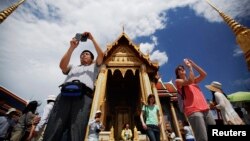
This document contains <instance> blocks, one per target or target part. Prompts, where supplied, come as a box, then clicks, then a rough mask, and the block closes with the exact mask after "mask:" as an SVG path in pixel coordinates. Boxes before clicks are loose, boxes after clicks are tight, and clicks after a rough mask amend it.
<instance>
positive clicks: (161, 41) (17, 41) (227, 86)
mask: <svg viewBox="0 0 250 141" xmlns="http://www.w3.org/2000/svg"><path fill="white" fill-rule="evenodd" d="M16 1H17V0H1V1H0V10H3V9H4V8H6V7H8V6H10V5H11V4H13V3H15V2H16ZM212 3H214V4H215V5H216V6H217V7H218V8H219V9H220V10H222V11H223V12H224V13H225V14H227V15H229V16H230V17H232V18H234V19H235V20H236V21H238V22H239V23H241V24H242V25H244V26H246V27H248V28H249V27H250V12H249V11H250V2H249V0H240V1H239V0H212ZM122 26H124V27H125V32H126V34H127V35H128V36H129V37H130V38H131V39H132V40H133V41H134V43H136V44H140V49H141V51H142V52H143V53H147V52H148V53H150V58H151V59H152V60H154V61H155V60H157V61H158V62H159V64H160V65H161V66H160V74H161V76H162V80H163V81H164V82H168V81H170V80H173V81H174V80H175V74H174V69H175V67H176V66H177V65H178V64H181V63H182V62H183V59H184V58H190V59H192V60H193V61H195V62H196V63H197V64H198V65H200V66H201V67H202V68H203V69H204V70H205V71H206V72H207V74H208V76H207V77H206V79H205V80H204V81H203V82H202V83H200V87H201V88H202V90H203V92H204V94H205V95H206V98H207V99H211V94H210V92H209V91H208V90H206V89H205V87H204V85H206V84H209V83H211V81H214V80H216V81H219V82H221V83H222V84H223V89H224V91H225V93H227V94H229V93H233V92H237V91H249V90H250V77H249V76H250V72H249V71H248V70H247V66H246V63H245V59H244V56H243V53H242V52H241V50H240V48H239V46H238V45H237V43H236V37H235V35H234V34H233V32H232V30H231V29H230V28H229V27H228V26H227V25H226V24H225V22H223V20H222V18H221V17H220V16H219V15H218V13H216V12H215V11H214V10H213V9H212V8H211V7H210V6H209V5H208V4H207V3H206V1H205V0H185V1H183V0H154V1H152V0H126V1H125V0H98V1H92V0H84V1H83V0H70V1H68V0H60V2H58V1H50V0H43V1H39V0H27V1H26V2H25V3H24V4H22V5H21V6H20V7H18V9H17V10H16V11H15V12H14V13H12V14H11V15H10V16H9V17H8V18H7V19H6V20H5V21H4V22H3V23H2V24H1V25H0V56H1V57H0V70H1V73H0V85H2V86H4V87H5V88H7V89H8V90H10V91H12V92H13V93H15V94H17V95H18V96H20V97H22V98H24V99H26V100H30V99H32V100H34V99H40V100H41V102H43V103H44V102H45V99H46V97H47V95H50V94H58V93H59V88H58V85H60V84H61V83H62V82H63V81H64V79H65V76H64V75H62V73H61V71H60V69H59V67H58V64H59V61H60V59H61V57H62V56H63V54H64V53H65V51H66V50H67V49H68V47H69V41H70V39H71V38H72V37H73V36H74V35H75V33H77V32H84V31H90V32H92V34H93V35H94V37H95V38H96V40H97V41H98V42H99V44H100V45H101V47H102V49H103V50H106V48H107V45H108V44H111V43H112V42H113V41H115V40H116V39H117V38H118V37H119V35H120V34H121V33H122ZM83 49H89V50H93V46H92V43H91V42H89V41H87V42H86V43H81V44H80V45H79V47H78V48H77V49H76V50H75V52H74V54H73V57H72V59H71V64H76V65H77V64H79V58H78V57H79V54H80V52H81V51H82V50H83ZM94 54H96V53H95V52H94Z"/></svg>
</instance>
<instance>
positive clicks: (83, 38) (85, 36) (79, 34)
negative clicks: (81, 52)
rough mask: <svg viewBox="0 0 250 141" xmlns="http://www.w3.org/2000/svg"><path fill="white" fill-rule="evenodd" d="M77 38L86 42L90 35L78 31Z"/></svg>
mask: <svg viewBox="0 0 250 141" xmlns="http://www.w3.org/2000/svg"><path fill="white" fill-rule="evenodd" d="M75 38H76V40H78V41H81V42H86V41H87V39H88V35H83V34H82V33H76V36H75Z"/></svg>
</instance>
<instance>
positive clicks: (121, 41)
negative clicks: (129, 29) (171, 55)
mask: <svg viewBox="0 0 250 141" xmlns="http://www.w3.org/2000/svg"><path fill="white" fill-rule="evenodd" d="M123 45H126V46H124V47H128V48H130V49H131V50H132V51H133V52H134V53H135V55H136V56H137V57H138V58H139V59H140V60H141V61H143V62H144V63H145V64H146V65H147V66H149V67H150V68H152V69H153V70H156V71H158V69H159V64H158V62H153V61H151V60H150V57H149V55H145V54H143V53H142V52H141V51H140V47H139V45H136V44H134V43H133V42H132V40H131V39H130V38H129V37H128V35H127V34H126V33H124V32H123V33H122V34H121V35H120V36H119V37H118V38H117V39H116V40H115V41H114V42H113V43H111V44H110V45H108V46H107V50H106V52H105V56H104V62H105V60H107V58H108V57H109V56H110V55H111V54H112V53H113V52H114V51H115V50H116V48H118V47H120V46H123Z"/></svg>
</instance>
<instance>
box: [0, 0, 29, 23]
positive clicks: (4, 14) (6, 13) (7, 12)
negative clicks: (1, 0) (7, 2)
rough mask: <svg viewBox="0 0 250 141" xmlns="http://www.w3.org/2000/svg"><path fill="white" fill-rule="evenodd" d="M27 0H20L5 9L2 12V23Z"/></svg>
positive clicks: (0, 15)
mask: <svg viewBox="0 0 250 141" xmlns="http://www.w3.org/2000/svg"><path fill="white" fill-rule="evenodd" d="M24 1H25V0H20V1H19V2H17V3H15V4H13V5H12V6H10V7H8V8H6V9H4V10H3V11H1V12H0V24H1V23H2V22H3V21H4V20H5V19H6V18H7V17H8V16H9V15H10V14H11V13H12V12H13V11H15V10H16V9H17V7H18V6H19V5H21V4H22V3H23V2H24Z"/></svg>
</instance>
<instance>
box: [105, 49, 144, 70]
mask: <svg viewBox="0 0 250 141" xmlns="http://www.w3.org/2000/svg"><path fill="white" fill-rule="evenodd" d="M105 64H106V65H107V66H140V65H141V64H142V61H141V60H140V59H139V58H138V57H137V56H136V55H135V54H134V53H133V51H131V50H130V49H129V48H128V47H126V46H119V47H118V48H117V49H116V50H115V51H114V52H113V54H112V55H111V56H110V57H109V58H108V59H107V60H106V61H105Z"/></svg>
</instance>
